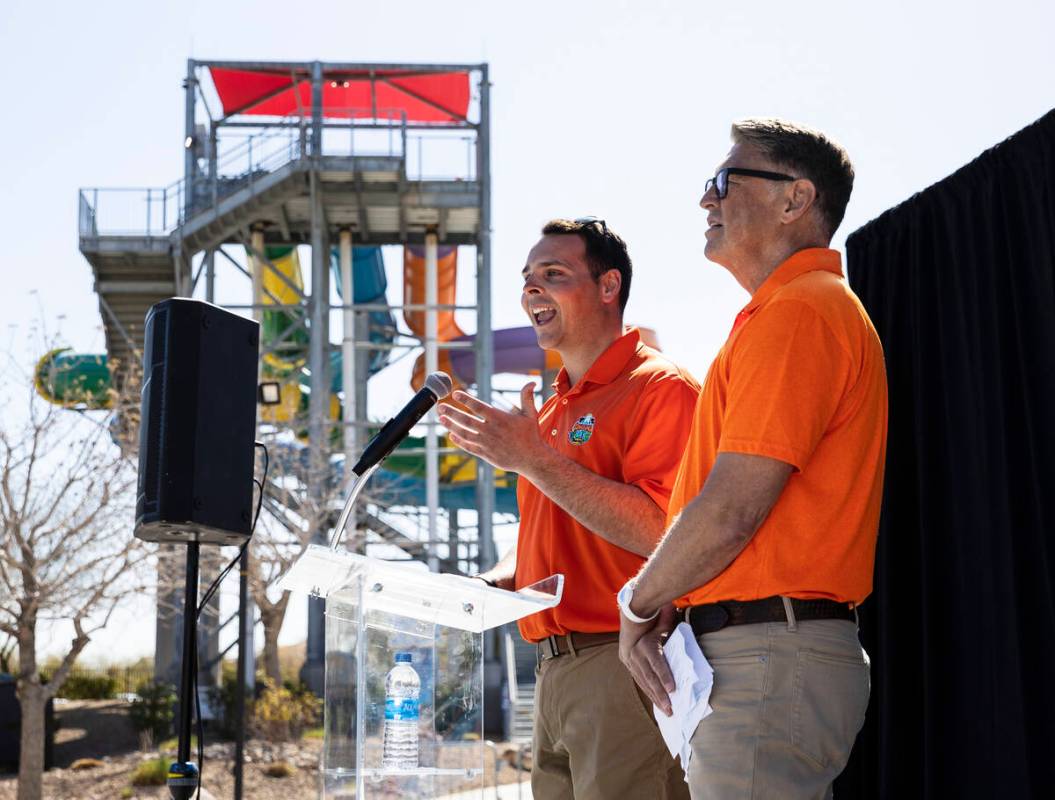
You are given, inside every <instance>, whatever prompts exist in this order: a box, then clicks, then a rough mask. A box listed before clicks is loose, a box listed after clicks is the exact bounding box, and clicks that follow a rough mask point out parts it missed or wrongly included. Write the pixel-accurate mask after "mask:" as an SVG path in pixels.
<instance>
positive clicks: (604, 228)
mask: <svg viewBox="0 0 1055 800" xmlns="http://www.w3.org/2000/svg"><path fill="white" fill-rule="evenodd" d="M572 222H574V223H575V224H576V225H582V226H583V227H584V228H585V227H588V226H590V225H600V226H601V233H602V234H604V235H605V236H607V235H608V225H607V224H606V223H605V221H604V220H603V219H601V218H600V217H579V218H578V219H573V220H572Z"/></svg>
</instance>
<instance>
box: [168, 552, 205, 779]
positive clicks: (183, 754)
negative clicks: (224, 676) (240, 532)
mask: <svg viewBox="0 0 1055 800" xmlns="http://www.w3.org/2000/svg"><path fill="white" fill-rule="evenodd" d="M198 547H199V545H198V543H197V542H190V543H189V544H188V545H187V583H186V586H185V587H184V594H183V668H182V671H181V674H180V695H179V728H178V731H177V733H178V734H179V749H178V751H177V755H176V759H177V760H176V763H175V764H172V765H171V766H170V767H169V774H168V787H169V794H170V795H171V796H172V800H188V798H190V796H191V795H192V794H194V790H195V789H196V788H197V786H198V768H197V767H196V766H195V765H194V764H192V763H191V760H190V731H191V719H192V716H193V709H194V671H195V669H196V666H197V664H196V662H197V658H196V657H195V656H196V651H197V649H198V648H197V628H198Z"/></svg>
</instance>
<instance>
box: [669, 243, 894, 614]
mask: <svg viewBox="0 0 1055 800" xmlns="http://www.w3.org/2000/svg"><path fill="white" fill-rule="evenodd" d="M840 263H841V262H840V257H839V254H838V253H837V252H836V251H834V250H827V249H823V248H811V249H807V250H800V251H799V252H797V253H795V254H794V255H792V256H791V257H790V258H789V259H788V260H787V261H785V262H784V263H783V264H781V265H780V266H779V267H778V268H777V269H776V270H775V271H774V272H773V273H772V274H771V275H770V276H769V278H767V279H766V281H765V283H763V284H762V286H760V287H759V288H758V291H756V292H755V294H754V296H753V297H752V298H751V302H750V303H749V304H748V305H747V307H746V308H744V310H743V311H741V312H740V314H739V315H738V316H737V319H736V324H735V325H734V327H733V331H732V333H731V334H730V335H729V339H728V340H727V341H726V343H725V345H724V346H723V347H722V349H721V350H720V351H719V353H718V356H717V358H716V359H715V360H714V363H713V364H712V365H711V369H710V371H709V372H708V374H707V379H706V381H705V382H704V387H703V391H702V392H701V394H700V398H699V402H698V403H697V405H696V413H695V416H694V419H693V427H692V433H691V434H690V436H689V443H688V446H687V448H686V450H685V455H684V458H683V459H682V462H681V467H680V469H679V472H678V478H677V481H676V484H675V487H674V492H673V495H672V497H671V502H670V508H669V518H670V519H673V517H674V515H676V514H677V513H678V512H680V511H681V509H682V508H684V507H685V506H686V505H687V504H688V503H690V502H691V501H692V500H693V498H695V497H696V495H697V494H698V493H699V492H700V489H702V488H703V485H704V482H705V481H706V480H707V475H708V473H709V472H710V470H711V467H712V466H713V465H714V462H715V459H716V458H717V456H718V454H719V453H749V454H753V455H762V456H768V457H769V458H774V459H778V460H780V461H784V462H786V463H788V464H791V465H792V466H793V467H794V468H795V469H794V472H792V474H791V476H790V477H789V478H788V482H787V484H786V485H785V487H784V490H783V491H782V492H781V494H780V497H779V498H778V499H777V502H776V504H775V505H774V506H773V509H772V510H771V511H770V512H769V516H768V517H767V518H766V520H765V522H763V523H762V526H761V527H760V528H759V529H758V531H757V532H756V533H755V535H754V537H753V538H752V539H751V541H750V542H749V543H748V545H747V547H746V548H745V549H744V550H743V552H741V553H740V555H739V556H737V557H736V559H734V560H733V562H732V563H731V564H729V566H728V567H726V569H725V570H724V571H723V572H722V573H721V574H719V575H718V576H717V577H715V578H714V579H713V580H711V581H710V582H709V583H706V584H704V585H703V586H700V587H699V588H698V589H695V590H694V591H692V592H690V593H689V594H688V595H686V596H685V597H683V598H681V600H680V601H679V603H678V604H679V605H697V604H700V603H711V602H715V601H719V600H754V599H758V598H762V597H769V596H772V595H778V594H783V595H788V596H791V597H799V598H830V599H832V600H837V601H840V602H854V603H860V602H861V601H862V600H864V599H865V597H867V596H868V595H869V594H870V593H871V591H872V570H873V565H874V561H875V543H876V533H877V529H878V524H879V506H880V499H881V495H882V489H883V464H884V459H885V454H886V432H887V387H886V371H885V367H884V364H883V350H882V346H881V345H880V343H879V337H878V336H877V335H876V332H875V329H874V328H873V327H872V323H871V321H870V320H869V319H868V314H867V313H866V312H865V310H864V307H863V306H862V305H861V302H860V300H858V299H857V296H856V295H855V294H854V293H853V292H852V291H851V290H850V288H849V286H847V284H846V281H845V279H844V278H843V276H842V269H841V266H840Z"/></svg>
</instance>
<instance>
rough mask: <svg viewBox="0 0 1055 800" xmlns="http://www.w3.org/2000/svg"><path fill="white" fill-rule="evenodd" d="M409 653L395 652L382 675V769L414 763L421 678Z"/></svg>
mask: <svg viewBox="0 0 1055 800" xmlns="http://www.w3.org/2000/svg"><path fill="white" fill-rule="evenodd" d="M411 660H412V659H411V655H410V653H396V665H395V666H394V667H392V669H391V670H390V671H389V673H388V675H387V676H385V746H384V751H383V752H382V755H381V768H382V769H386V770H388V769H417V767H418V697H419V695H420V694H421V679H420V678H418V673H417V672H415V671H414V668H413V667H412V666H410V662H411Z"/></svg>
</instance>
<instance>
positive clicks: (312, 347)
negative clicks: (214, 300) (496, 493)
mask: <svg viewBox="0 0 1055 800" xmlns="http://www.w3.org/2000/svg"><path fill="white" fill-rule="evenodd" d="M311 105H312V109H311V111H312V119H311V123H312V124H311V143H312V151H311V161H312V169H311V171H310V173H309V174H308V181H309V194H310V199H311V298H310V300H309V301H308V314H309V318H310V320H311V340H310V344H309V346H308V366H309V369H310V370H311V398H310V400H309V403H308V445H309V468H308V493H309V496H310V498H311V505H312V508H313V509H314V511H315V513H314V516H315V517H316V519H317V520H319V521H321V519H322V517H323V514H322V503H323V500H324V499H325V494H326V487H325V482H326V479H327V477H328V475H327V473H328V463H329V459H328V454H329V436H328V433H329V426H328V425H327V417H328V412H329V405H330V375H329V373H330V370H329V366H330V358H329V347H330V327H329V317H330V257H329V256H330V254H329V246H328V244H327V241H326V238H327V236H326V234H327V231H326V228H325V225H324V220H325V218H326V217H325V210H324V208H323V203H322V192H321V191H320V186H319V182H320V181H319V172H318V166H319V160H320V154H321V152H322V125H321V124H320V123H321V121H322V64H321V62H318V61H316V62H315V63H314V64H313V65H312V74H311ZM317 524H318V523H317ZM313 535H314V537H316V538H317V539H318V540H320V541H325V535H326V533H325V531H323V530H319V529H316V530H315V531H313ZM325 609H326V604H325V601H324V600H321V599H320V598H309V600H308V642H307V658H306V660H305V663H304V669H303V671H302V673H301V677H302V679H303V681H304V682H305V683H306V684H307V685H308V686H309V687H310V688H311V689H312V690H313V691H314V692H316V693H317V694H320V695H321V694H322V691H323V678H324V675H325V659H326V628H325V624H326V623H325Z"/></svg>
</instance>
